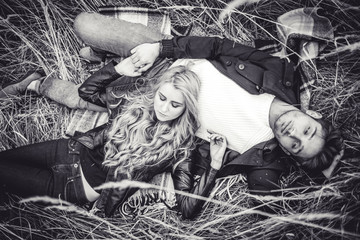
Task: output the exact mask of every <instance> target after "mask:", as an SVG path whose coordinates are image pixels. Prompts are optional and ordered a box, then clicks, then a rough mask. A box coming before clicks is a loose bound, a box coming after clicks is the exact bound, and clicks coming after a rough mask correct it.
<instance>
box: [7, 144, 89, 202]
mask: <svg viewBox="0 0 360 240" xmlns="http://www.w3.org/2000/svg"><path fill="white" fill-rule="evenodd" d="M73 143H75V142H74V141H72V140H68V139H60V140H53V141H47V142H42V143H36V144H32V145H28V146H23V147H19V148H15V149H11V150H7V151H3V152H0V184H1V185H2V186H3V187H5V190H6V191H7V192H10V193H13V194H17V195H19V196H21V197H31V196H50V197H54V198H61V199H64V200H67V201H69V202H73V203H80V204H81V203H84V202H86V201H87V199H86V195H85V192H84V186H83V183H82V179H81V175H80V161H81V160H80V156H79V152H80V150H79V148H77V147H76V146H79V147H81V145H79V144H78V145H76V144H75V145H74V144H73Z"/></svg>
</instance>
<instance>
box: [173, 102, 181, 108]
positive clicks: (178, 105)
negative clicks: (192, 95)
mask: <svg viewBox="0 0 360 240" xmlns="http://www.w3.org/2000/svg"><path fill="white" fill-rule="evenodd" d="M171 106H172V107H173V108H178V107H181V106H182V104H181V103H177V102H172V103H171Z"/></svg>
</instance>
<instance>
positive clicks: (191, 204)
mask: <svg viewBox="0 0 360 240" xmlns="http://www.w3.org/2000/svg"><path fill="white" fill-rule="evenodd" d="M193 166H194V165H193V162H192V159H186V160H185V161H183V162H181V163H179V164H178V165H177V166H176V168H175V169H174V171H173V174H172V177H173V181H174V188H175V189H176V190H180V191H183V192H187V193H192V194H196V195H199V196H202V197H208V196H209V194H210V192H211V190H212V189H213V187H214V184H215V179H216V173H217V170H215V169H213V168H211V167H210V168H207V169H205V171H204V172H203V173H202V175H201V176H200V179H199V180H198V181H196V182H195V180H194V175H193V173H192V172H193V171H192V168H193ZM176 200H177V204H178V208H179V210H180V211H181V213H182V216H183V218H193V217H194V216H195V215H196V214H197V213H198V212H200V210H201V208H202V206H203V204H204V201H203V200H199V199H196V198H192V197H189V196H185V195H182V194H176Z"/></svg>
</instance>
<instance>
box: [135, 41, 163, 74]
mask: <svg viewBox="0 0 360 240" xmlns="http://www.w3.org/2000/svg"><path fill="white" fill-rule="evenodd" d="M130 52H131V54H132V55H131V56H130V57H131V60H132V63H133V64H134V65H135V67H138V68H139V70H138V71H139V72H141V73H142V72H145V71H146V70H148V69H149V68H150V67H151V66H152V65H153V64H154V62H155V60H156V58H157V57H158V56H159V54H160V43H144V44H140V45H139V46H137V47H135V48H133V49H132V50H131V51H130Z"/></svg>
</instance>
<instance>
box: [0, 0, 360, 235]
mask: <svg viewBox="0 0 360 240" xmlns="http://www.w3.org/2000/svg"><path fill="white" fill-rule="evenodd" d="M69 2H70V1H69ZM107 2H108V1H100V0H82V1H71V2H70V3H68V2H67V1H50V0H48V1H45V0H33V1H25V0H14V1H10V0H9V1H5V2H4V1H2V2H1V3H0V9H1V10H0V11H2V12H6V13H7V14H8V15H7V17H6V18H5V17H4V16H2V18H1V21H0V31H1V35H0V36H1V38H0V41H1V42H0V53H1V54H0V59H1V61H0V64H1V65H0V72H1V74H0V83H4V82H7V81H15V80H16V79H18V78H19V77H21V75H23V74H24V72H25V70H27V69H29V68H38V67H40V68H42V69H44V71H45V72H46V73H47V74H49V73H52V72H55V73H56V74H58V75H59V76H61V77H62V78H63V79H64V80H69V81H74V82H81V81H83V80H84V79H85V77H86V76H87V75H88V74H89V73H88V71H87V68H86V65H84V63H83V62H82V61H81V60H80V59H79V57H78V55H77V53H78V50H79V48H80V43H79V42H78V41H77V39H76V37H75V35H74V32H73V29H72V21H73V19H74V17H75V16H76V14H78V13H79V12H80V11H88V10H95V9H96V6H100V5H105V4H106V3H107ZM112 2H113V3H116V4H117V5H122V6H144V7H152V8H159V9H165V10H167V11H169V13H170V15H171V19H172V23H173V24H175V25H187V24H190V23H192V24H193V25H194V28H193V34H196V33H198V34H206V35H211V36H226V37H228V38H231V39H234V40H236V41H240V42H243V43H245V44H251V40H252V39H253V38H264V39H267V38H272V37H274V36H276V35H275V33H274V22H275V21H276V18H277V16H279V15H281V14H282V13H284V12H286V11H289V10H291V9H295V8H299V7H303V6H321V7H323V8H324V9H325V10H326V11H327V12H329V13H331V14H330V15H329V17H330V19H331V22H332V24H333V26H334V28H335V33H336V41H334V43H333V44H330V45H329V47H328V49H327V51H326V53H324V54H323V55H322V56H321V58H320V59H319V60H318V76H319V79H318V81H317V84H316V87H315V90H314V96H313V99H312V107H313V108H315V109H317V110H319V111H320V112H321V113H322V114H323V115H324V116H325V117H326V118H327V119H329V120H331V121H332V122H333V123H334V124H335V125H337V126H338V127H340V128H341V130H342V131H343V132H344V137H345V143H346V147H347V153H346V156H345V157H344V159H343V160H342V165H341V168H340V169H339V170H338V171H337V174H336V175H335V176H334V177H333V178H332V180H331V181H329V182H328V183H326V184H325V185H323V186H318V185H313V186H311V187H309V185H308V184H307V185H306V184H304V185H300V186H299V184H298V185H296V187H295V186H294V183H295V182H297V183H298V182H306V181H307V180H308V178H307V177H306V175H305V174H304V173H303V172H301V171H300V172H299V171H298V170H293V171H292V172H291V174H290V175H289V176H286V177H284V178H283V179H282V184H283V186H284V190H283V191H282V197H279V198H258V197H256V196H252V195H250V194H248V193H247V189H246V183H245V182H244V179H243V178H241V176H237V177H230V178H226V179H221V180H219V181H218V185H217V188H216V191H214V194H213V198H214V200H212V201H209V202H208V203H207V204H206V205H205V207H204V210H203V211H202V212H201V214H200V215H199V216H198V217H197V218H196V220H195V221H190V220H182V219H181V217H180V216H179V215H178V213H177V212H175V211H174V210H169V209H167V208H165V207H163V206H162V205H159V204H156V205H153V206H149V207H148V208H146V209H143V211H142V212H141V214H139V215H137V216H134V217H127V218H124V217H119V216H118V217H115V218H104V217H102V216H101V214H100V215H94V214H90V213H89V212H88V211H86V210H84V209H83V208H78V207H76V206H73V205H71V204H70V205H69V204H67V203H64V202H62V203H51V202H49V201H48V199H41V200H42V202H41V203H39V202H38V201H30V202H29V201H27V202H21V203H18V201H15V200H14V201H11V209H12V211H11V213H10V216H9V218H7V220H6V221H3V222H1V223H0V235H1V239H84V238H86V239H169V238H171V239H183V238H189V239H204V238H205V239H238V238H239V239H241V238H244V239H332V240H334V239H358V238H360V219H359V211H360V202H359V201H360V171H359V170H360V158H359V155H360V153H359V149H360V146H359V144H360V129H359V126H360V124H359V108H360V105H359V103H360V100H359V97H360V94H359V93H360V90H359V86H360V81H359V79H358V75H359V72H360V67H359V57H358V56H359V51H360V49H359V42H360V41H359V40H360V32H359V29H360V22H359V19H360V18H359V14H360V10H359V8H358V7H354V6H355V3H356V1H338V0H302V1H294V0H282V1H270V0H262V1H247V2H254V3H252V4H246V5H240V3H243V2H244V1H235V2H234V3H232V4H233V5H235V6H238V8H237V9H231V8H230V9H228V8H227V4H225V1H221V0H216V1H215V0H214V1H211V0H202V1H200V0H195V1H189V0H152V1H150V0H148V1H147V0H141V1H138V0H124V1H112ZM227 2H229V1H227ZM224 9H228V10H229V11H225V12H224V11H223V10H224ZM220 14H221V16H223V19H222V20H223V21H220V20H219V15H220ZM0 110H1V114H0V126H1V139H0V148H1V150H5V149H10V148H14V147H16V146H20V145H25V144H30V143H35V142H40V141H45V140H50V139H56V138H60V137H62V136H63V135H64V132H65V128H66V126H67V124H68V122H69V119H70V111H69V109H66V108H64V107H62V106H59V105H58V104H56V103H54V102H52V101H50V100H48V99H46V98H43V97H38V96H34V95H31V94H27V95H25V96H21V97H16V98H15V97H14V98H12V99H8V100H4V101H1V102H0ZM253 201H261V202H263V204H264V206H266V207H267V208H270V209H272V210H273V211H274V214H270V215H269V214H266V213H262V212H256V211H254V209H252V208H251V204H252V202H253ZM1 213H3V212H1ZM9 219H10V220H9Z"/></svg>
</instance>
